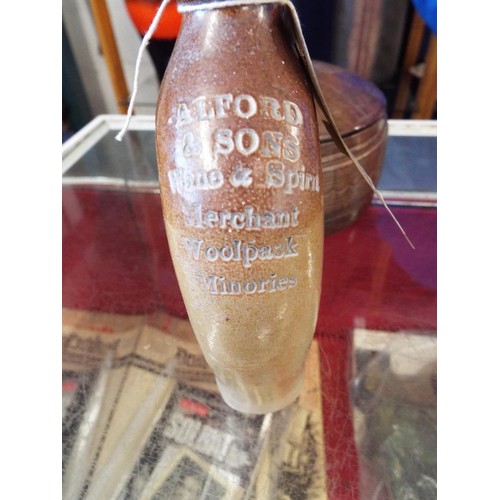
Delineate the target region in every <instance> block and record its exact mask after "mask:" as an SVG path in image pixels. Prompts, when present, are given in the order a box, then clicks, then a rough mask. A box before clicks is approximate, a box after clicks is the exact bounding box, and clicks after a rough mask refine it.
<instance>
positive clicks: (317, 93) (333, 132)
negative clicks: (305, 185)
mask: <svg viewBox="0 0 500 500" xmlns="http://www.w3.org/2000/svg"><path fill="white" fill-rule="evenodd" d="M169 3H170V0H163V1H162V3H161V5H160V7H159V8H158V11H157V12H156V15H155V17H154V18H153V21H152V22H151V26H150V27H149V29H148V31H147V32H146V34H145V35H144V37H143V39H142V43H141V46H140V48H139V53H138V55H137V61H136V65H135V75H134V84H133V89H132V95H131V98H130V103H129V107H128V111H127V119H126V121H125V125H124V126H123V128H122V130H121V131H120V132H119V133H118V134H117V135H116V137H115V138H116V140H118V141H121V140H122V139H123V136H124V135H125V134H126V132H127V130H128V127H129V125H130V120H131V118H132V113H133V109H134V105H135V100H136V97H137V90H138V87H139V71H140V66H141V62H142V58H143V55H144V51H145V50H146V47H147V46H148V43H149V41H150V39H151V37H152V36H153V34H154V32H155V30H156V27H157V26H158V23H159V21H160V18H161V16H162V14H163V11H164V10H165V7H166V6H167V5H168V4H169ZM265 4H281V5H283V6H286V7H288V9H289V12H290V14H291V15H292V21H293V23H292V27H293V34H294V37H295V40H294V41H295V46H296V48H297V51H298V53H299V56H300V58H301V60H302V62H303V63H304V66H305V68H306V70H307V74H308V77H309V79H310V81H311V84H312V86H313V91H314V97H315V99H316V101H317V103H318V105H319V107H320V108H321V111H322V113H323V115H324V117H325V120H323V123H324V125H325V127H326V129H327V130H328V133H329V134H330V136H331V138H332V139H333V142H334V143H335V145H336V146H337V147H338V149H339V151H340V152H341V153H343V154H344V155H345V156H347V157H348V158H349V159H350V160H351V161H352V163H353V164H354V166H355V167H356V168H357V170H358V171H359V173H360V174H361V176H362V177H363V179H364V180H365V181H366V183H367V184H368V186H370V189H371V190H372V191H373V193H374V194H375V195H376V196H377V198H378V199H379V200H380V202H381V203H382V205H383V206H384V208H385V209H386V210H387V212H389V214H390V216H391V217H392V219H393V221H394V222H395V224H396V225H397V227H398V228H399V230H400V231H401V233H402V234H403V236H404V237H405V239H406V241H407V242H408V244H409V245H410V246H411V248H413V249H415V247H414V245H413V243H412V242H411V240H410V238H409V237H408V236H407V234H406V232H405V231H404V229H403V227H402V226H401V224H400V223H399V221H398V220H397V218H396V216H395V215H394V214H393V213H392V211H391V209H390V208H389V207H388V206H387V203H386V202H385V200H384V197H383V196H382V193H380V191H379V190H378V189H377V188H376V187H375V184H374V183H373V181H372V180H371V178H370V176H369V175H368V174H367V173H366V171H365V169H364V168H363V167H362V165H361V164H360V163H359V161H358V160H357V159H356V158H355V156H354V155H353V154H352V152H351V151H350V150H349V148H348V147H347V145H346V143H345V142H344V140H343V139H342V136H341V135H340V132H339V130H338V128H337V125H336V124H335V121H334V120H333V116H332V115H331V113H330V110H329V108H328V105H327V103H326V100H325V98H324V96H323V93H322V91H321V88H320V86H319V82H318V79H317V77H316V72H315V71H314V67H313V64H312V60H311V57H310V55H309V51H308V49H307V45H306V42H305V39H304V35H303V33H302V28H301V26H300V20H299V16H298V14H297V11H296V10H295V6H294V5H293V3H292V2H291V0H227V1H215V2H204V1H202V0H200V1H197V0H193V1H192V2H189V3H181V4H179V5H178V7H177V10H178V11H179V12H180V13H181V14H182V13H185V12H193V11H195V10H213V9H222V8H227V7H243V6H248V5H265Z"/></svg>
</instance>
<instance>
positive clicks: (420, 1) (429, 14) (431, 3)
mask: <svg viewBox="0 0 500 500" xmlns="http://www.w3.org/2000/svg"><path fill="white" fill-rule="evenodd" d="M412 2H413V6H414V7H415V9H416V11H417V12H418V13H419V15H420V17H421V18H422V19H423V20H424V22H425V24H426V25H427V26H428V27H429V28H430V29H431V30H432V32H433V33H434V34H435V35H437V0H412Z"/></svg>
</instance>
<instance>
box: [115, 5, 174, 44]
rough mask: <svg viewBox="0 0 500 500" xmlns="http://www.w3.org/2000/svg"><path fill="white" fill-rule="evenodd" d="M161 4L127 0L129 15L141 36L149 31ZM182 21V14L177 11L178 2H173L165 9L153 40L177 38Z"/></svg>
mask: <svg viewBox="0 0 500 500" xmlns="http://www.w3.org/2000/svg"><path fill="white" fill-rule="evenodd" d="M160 3H161V2H160V1H158V0H125V4H126V6H127V10H128V13H129V15H130V17H131V19H132V22H133V23H134V25H135V27H136V28H137V30H138V31H139V33H140V34H141V36H143V35H145V34H146V32H147V31H148V29H149V26H150V25H151V23H152V21H153V18H154V16H155V14H156V12H157V10H158V7H159V6H160ZM181 21H182V14H179V12H178V11H177V2H176V1H172V2H171V3H169V4H168V5H167V7H166V8H165V10H164V12H163V15H162V17H161V19H160V22H159V23H158V26H157V28H156V30H155V32H154V34H153V36H152V38H153V39H157V40H158V39H160V40H165V39H167V40H172V39H175V38H177V35H178V33H179V28H180V26H181Z"/></svg>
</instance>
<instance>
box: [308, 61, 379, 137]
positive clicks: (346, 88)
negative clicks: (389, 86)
mask: <svg viewBox="0 0 500 500" xmlns="http://www.w3.org/2000/svg"><path fill="white" fill-rule="evenodd" d="M313 65H314V69H315V71H316V76H317V78H318V81H319V85H320V87H321V90H322V92H323V95H324V97H325V100H326V102H327V104H328V107H329V109H330V112H331V113H332V116H333V119H334V120H335V123H336V124H337V127H338V129H339V131H340V133H341V135H342V137H347V136H349V135H352V134H354V133H356V132H359V131H361V130H364V129H366V128H368V127H370V126H371V125H373V124H375V123H377V122H378V121H379V120H381V119H382V120H385V119H387V114H386V100H385V96H384V94H383V93H382V92H381V91H380V89H379V88H378V87H377V86H375V85H374V84H373V83H371V82H368V81H366V80H364V79H362V78H360V77H358V76H356V75H353V74H352V73H349V72H348V71H346V70H344V69H342V68H340V67H338V66H335V65H333V64H330V63H326V62H321V61H313ZM317 114H318V122H319V136H320V138H321V139H323V140H325V139H327V138H329V137H330V135H329V134H328V132H327V130H326V128H325V126H324V125H323V122H322V120H323V114H322V113H321V110H320V109H319V108H317Z"/></svg>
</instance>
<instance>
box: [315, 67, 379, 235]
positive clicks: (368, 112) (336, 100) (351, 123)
mask: <svg viewBox="0 0 500 500" xmlns="http://www.w3.org/2000/svg"><path fill="white" fill-rule="evenodd" d="M313 65H314V69H315V71H316V76H317V78H318V81H319V85H320V87H321V90H322V92H323V95H324V97H325V100H326V102H327V104H328V107H329V109H330V112H331V114H332V116H333V119H334V120H335V123H336V124H337V127H338V129H339V132H340V134H341V136H342V138H343V139H344V141H345V143H346V144H347V147H348V148H349V149H350V150H351V152H352V153H353V154H354V156H355V157H356V158H357V160H358V161H359V162H360V163H361V165H362V166H363V168H364V169H365V170H366V172H367V173H368V175H369V176H370V177H371V179H372V181H373V182H374V183H375V185H376V184H377V182H378V180H379V179H380V174H381V170H382V163H383V159H384V152H385V146H386V143H387V132H388V127H387V114H386V100H385V97H384V95H383V94H382V92H381V91H380V90H379V89H378V87H376V86H375V85H374V84H373V83H371V82H368V81H366V80H364V79H362V78H360V77H358V76H356V75H353V74H352V73H350V72H348V71H346V70H344V69H342V68H339V67H337V66H335V65H333V64H330V63H326V62H319V61H313ZM317 114H318V122H319V124H320V125H319V135H320V145H321V162H322V167H323V182H324V202H325V232H326V234H330V233H332V232H335V231H338V230H340V229H342V228H344V227H346V226H348V225H349V224H351V223H352V222H354V221H355V220H356V219H357V218H358V216H359V214H360V212H361V211H362V210H363V209H364V208H365V207H366V206H367V205H368V204H369V203H370V201H371V200H372V197H373V191H372V190H371V188H370V187H369V186H368V184H367V183H366V181H365V180H364V179H363V177H362V176H361V174H360V173H359V172H358V170H357V169H356V167H355V166H354V165H353V163H352V162H351V161H350V160H349V159H348V158H347V157H346V156H344V155H343V154H342V153H340V152H339V151H338V149H337V147H336V146H335V144H334V143H333V141H332V138H331V137H330V135H329V134H328V132H327V130H326V128H325V126H324V125H323V122H322V120H323V118H324V117H323V115H322V113H321V110H320V109H319V107H318V108H317Z"/></svg>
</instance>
